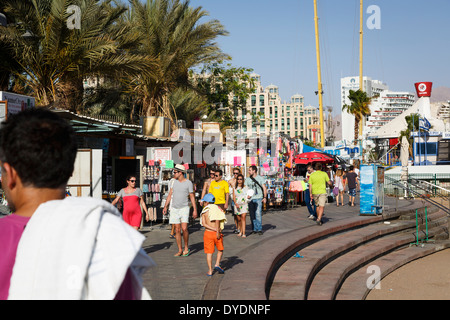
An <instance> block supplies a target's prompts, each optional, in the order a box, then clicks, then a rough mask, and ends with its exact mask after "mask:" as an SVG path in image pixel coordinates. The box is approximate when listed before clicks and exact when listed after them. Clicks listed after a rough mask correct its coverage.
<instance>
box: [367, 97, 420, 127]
mask: <svg viewBox="0 0 450 320" xmlns="http://www.w3.org/2000/svg"><path fill="white" fill-rule="evenodd" d="M414 101H415V95H414V93H411V92H393V91H389V90H386V91H383V92H381V94H380V96H379V97H377V98H374V99H373V100H372V103H371V106H370V110H371V115H370V116H369V117H368V118H367V121H366V126H365V128H364V134H365V135H367V134H371V133H372V132H375V131H376V130H377V129H379V128H381V127H382V126H384V125H385V124H387V123H388V122H390V121H391V120H393V119H395V118H396V117H397V116H398V115H400V114H402V113H403V112H405V111H406V110H408V109H409V108H410V107H411V106H412V105H413V104H414Z"/></svg>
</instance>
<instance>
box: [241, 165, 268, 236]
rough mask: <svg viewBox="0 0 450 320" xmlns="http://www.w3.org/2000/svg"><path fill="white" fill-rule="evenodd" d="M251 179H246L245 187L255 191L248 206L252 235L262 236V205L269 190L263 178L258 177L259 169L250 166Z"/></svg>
mask: <svg viewBox="0 0 450 320" xmlns="http://www.w3.org/2000/svg"><path fill="white" fill-rule="evenodd" d="M248 173H249V175H250V176H249V177H248V178H247V179H245V185H246V186H247V187H248V189H249V190H253V195H252V197H251V198H250V202H249V204H248V211H249V213H250V219H251V222H252V233H258V234H259V235H262V205H263V202H266V198H267V188H266V186H265V184H264V179H263V177H261V176H259V175H258V168H257V167H256V166H254V165H253V166H250V167H249V169H248Z"/></svg>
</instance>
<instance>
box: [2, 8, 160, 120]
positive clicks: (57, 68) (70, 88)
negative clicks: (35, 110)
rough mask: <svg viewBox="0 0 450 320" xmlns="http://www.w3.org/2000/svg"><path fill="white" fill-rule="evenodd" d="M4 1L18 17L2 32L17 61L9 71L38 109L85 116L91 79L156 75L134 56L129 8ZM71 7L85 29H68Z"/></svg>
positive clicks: (149, 64) (148, 63)
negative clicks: (86, 86)
mask: <svg viewBox="0 0 450 320" xmlns="http://www.w3.org/2000/svg"><path fill="white" fill-rule="evenodd" d="M4 2H5V4H4V8H5V11H6V12H7V13H8V15H9V16H11V17H13V18H14V21H13V22H14V23H13V24H11V26H10V25H8V27H7V28H0V41H1V42H2V44H4V45H5V46H8V47H10V48H11V50H12V55H13V59H14V61H15V62H16V64H14V65H12V66H11V67H12V68H11V70H10V72H11V73H12V74H13V75H14V76H15V77H17V78H18V79H19V80H21V81H23V83H24V84H25V85H26V86H27V88H28V89H29V90H31V92H33V95H34V96H35V98H36V100H37V104H38V105H53V104H55V105H57V106H58V107H60V108H64V109H68V110H71V111H76V112H80V111H82V109H83V104H82V99H83V80H84V79H86V77H91V76H101V77H118V76H122V75H124V74H134V75H136V74H137V73H138V72H139V73H140V74H143V73H144V72H147V73H148V75H154V73H152V72H151V70H153V67H154V63H153V61H152V60H151V59H150V58H149V57H148V56H143V55H140V54H137V53H136V52H134V51H132V49H133V48H135V47H136V46H137V44H138V43H139V40H140V38H139V36H138V35H137V34H136V33H133V32H131V28H130V26H129V25H126V24H122V23H119V22H120V19H121V16H122V15H123V13H124V12H125V11H126V10H127V8H126V7H125V6H123V5H120V4H118V3H116V2H113V0H104V1H97V0H5V1H4ZM70 5H76V6H78V7H79V8H80V9H81V10H80V13H81V17H80V21H81V26H80V27H81V28H80V29H77V28H73V29H70V28H68V24H67V19H68V18H69V17H70V16H71V15H72V13H71V12H70V11H69V12H68V10H67V9H68V7H69V6H70ZM16 66H18V67H16ZM143 70H144V71H143Z"/></svg>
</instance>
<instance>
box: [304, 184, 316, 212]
mask: <svg viewBox="0 0 450 320" xmlns="http://www.w3.org/2000/svg"><path fill="white" fill-rule="evenodd" d="M304 195H305V203H306V207H307V208H308V211H309V214H310V215H313V216H314V217H316V218H317V213H316V203H315V202H313V204H312V205H311V196H310V195H309V190H306V191H305V192H304ZM313 206H314V209H313Z"/></svg>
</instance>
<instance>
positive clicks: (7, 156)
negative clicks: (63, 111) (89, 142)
mask: <svg viewBox="0 0 450 320" xmlns="http://www.w3.org/2000/svg"><path fill="white" fill-rule="evenodd" d="M76 155H77V142H76V137H75V133H74V130H73V129H72V127H71V125H70V124H69V123H67V122H66V121H65V120H64V119H62V118H60V117H59V116H58V115H56V114H55V113H53V112H51V111H48V110H44V109H34V108H33V109H27V110H25V111H22V112H20V113H18V114H16V115H11V116H8V119H7V120H6V121H4V122H2V124H1V126H0V161H1V167H2V186H3V188H4V189H5V191H6V190H8V189H9V188H11V187H13V186H12V185H9V183H8V179H10V180H11V181H12V180H13V178H15V177H17V176H18V177H19V179H20V183H21V185H22V186H23V187H25V188H26V187H32V188H38V189H65V187H66V185H67V181H68V180H69V178H70V177H71V175H72V172H73V169H74V162H75V157H76ZM11 181H9V182H11Z"/></svg>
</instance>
